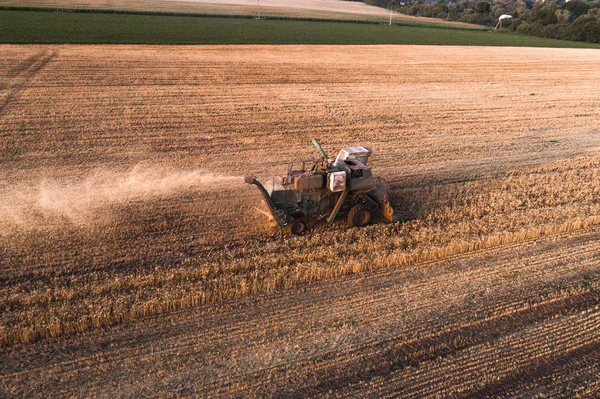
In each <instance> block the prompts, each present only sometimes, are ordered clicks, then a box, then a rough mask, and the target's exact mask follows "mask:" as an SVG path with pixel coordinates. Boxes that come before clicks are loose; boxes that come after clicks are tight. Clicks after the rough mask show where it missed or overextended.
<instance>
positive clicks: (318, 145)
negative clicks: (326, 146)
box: [312, 139, 329, 162]
mask: <svg viewBox="0 0 600 399" xmlns="http://www.w3.org/2000/svg"><path fill="white" fill-rule="evenodd" d="M312 143H313V145H314V146H315V148H316V149H317V151H319V154H321V157H322V158H323V161H325V162H327V160H328V159H329V158H328V157H327V154H326V153H325V151H324V150H323V147H321V143H319V140H317V139H312Z"/></svg>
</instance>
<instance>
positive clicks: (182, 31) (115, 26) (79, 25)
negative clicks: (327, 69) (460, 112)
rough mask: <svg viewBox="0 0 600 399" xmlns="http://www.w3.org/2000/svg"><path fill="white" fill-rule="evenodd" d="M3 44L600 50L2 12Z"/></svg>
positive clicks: (235, 22)
mask: <svg viewBox="0 0 600 399" xmlns="http://www.w3.org/2000/svg"><path fill="white" fill-rule="evenodd" d="M0 42H1V43H15V44H17V43H40V44H41V43H56V44H58V43H75V44H77V43H79V44H429V45H472V46H526V47H592V48H598V47H600V46H598V45H593V44H588V43H581V42H568V41H561V40H552V39H543V38H537V37H532V36H526V35H516V34H505V33H494V32H487V31H476V30H471V29H458V28H439V27H424V26H387V25H378V24H368V23H348V22H331V21H329V22H323V21H294V20H260V21H257V20H254V19H249V18H200V17H182V16H165V15H124V14H104V13H65V12H34V11H6V10H4V11H0Z"/></svg>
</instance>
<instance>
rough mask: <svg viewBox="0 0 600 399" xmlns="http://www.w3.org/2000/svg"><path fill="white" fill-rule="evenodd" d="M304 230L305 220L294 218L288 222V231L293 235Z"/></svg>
mask: <svg viewBox="0 0 600 399" xmlns="http://www.w3.org/2000/svg"><path fill="white" fill-rule="evenodd" d="M305 231H306V222H305V221H304V220H303V219H301V218H296V219H294V220H292V223H290V233H292V234H294V235H301V234H304V232H305Z"/></svg>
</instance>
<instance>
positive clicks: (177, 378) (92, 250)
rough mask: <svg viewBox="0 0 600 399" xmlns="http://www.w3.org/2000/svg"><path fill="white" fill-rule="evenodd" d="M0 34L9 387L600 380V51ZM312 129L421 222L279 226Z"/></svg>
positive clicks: (221, 391) (374, 389)
mask: <svg viewBox="0 0 600 399" xmlns="http://www.w3.org/2000/svg"><path fill="white" fill-rule="evenodd" d="M0 47H1V50H2V54H3V55H4V57H2V59H0V140H1V141H0V148H1V149H2V151H1V152H0V164H1V165H2V167H1V168H0V254H1V257H0V279H1V280H2V284H1V285H0V298H1V299H0V310H1V311H0V339H1V341H0V344H1V346H2V348H3V349H1V352H0V359H1V361H0V364H2V366H1V367H2V369H1V372H0V392H4V393H7V395H8V396H13V395H26V396H35V395H42V393H43V394H44V395H48V394H49V393H50V394H54V395H56V396H59V395H60V396H64V395H74V396H114V392H111V390H113V389H116V390H118V392H119V393H120V395H121V396H139V394H140V393H141V394H151V393H158V392H161V391H162V390H164V391H173V390H176V391H177V392H179V393H180V394H181V395H186V394H188V395H189V394H194V395H199V396H211V395H216V396H218V395H222V396H230V395H232V394H236V393H238V394H240V393H242V394H243V393H244V392H248V393H252V394H254V395H259V394H262V395H265V396H281V397H289V396H303V397H304V396H319V395H321V394H324V393H327V392H329V390H331V391H332V394H335V395H339V396H348V395H354V396H372V397H381V396H385V395H386V394H390V395H393V394H394V393H397V392H402V393H403V394H404V396H407V397H428V396H430V397H435V396H439V395H442V396H443V395H444V393H447V394H448V395H453V396H467V395H469V394H471V395H476V396H498V395H501V394H506V395H517V396H518V395H522V396H524V397H528V396H534V395H538V394H539V395H546V396H550V397H558V396H561V395H562V396H565V397H572V396H573V395H575V394H579V393H580V394H582V395H586V394H587V395H591V394H592V393H593V392H596V391H597V390H598V384H599V380H598V369H597V363H598V362H597V360H598V355H599V351H598V334H599V332H600V327H599V326H600V323H599V321H598V305H599V304H598V293H597V290H598V282H599V281H600V280H599V279H598V278H599V276H598V271H599V269H598V259H596V258H597V257H598V244H597V241H598V240H597V239H598V235H599V234H600V233H599V232H598V230H597V227H596V226H597V225H598V224H599V223H600V202H599V201H598V195H599V193H600V183H598V181H599V177H600V176H599V175H600V157H599V156H598V155H599V151H598V148H599V145H600V134H599V132H598V130H597V128H596V127H597V126H598V122H599V121H600V107H599V106H598V105H599V102H600V99H599V98H598V94H597V93H599V92H600V87H599V86H600V69H599V68H598V65H600V53H598V52H597V51H594V50H572V49H531V48H511V49H510V52H508V51H507V49H504V48H476V47H434V46H428V47H420V46H339V47H336V46H222V47H220V46H202V47H183V46H178V47H169V46H149V47H143V46H8V45H5V46H0ZM562 66H564V67H562ZM315 136H316V137H319V138H320V139H321V142H322V143H323V145H324V147H325V150H326V151H328V152H330V153H331V154H334V153H335V152H336V151H337V150H339V149H340V148H342V147H344V146H347V145H365V146H368V147H370V148H372V149H373V151H374V154H373V156H372V158H371V161H370V162H372V166H373V170H374V172H375V174H376V175H378V176H383V177H385V178H386V179H387V180H388V181H390V182H391V184H392V186H393V187H394V189H395V190H396V192H397V193H398V194H399V195H401V196H402V198H404V199H405V200H406V201H416V202H417V203H418V204H419V214H418V215H417V217H416V219H415V220H413V221H411V222H408V223H405V224H401V225H387V224H383V223H375V224H373V225H371V226H368V227H366V228H362V229H356V228H348V227H346V225H345V223H344V221H343V220H342V218H340V221H338V222H336V223H335V224H334V225H332V226H327V225H324V224H323V223H314V224H313V225H312V226H310V227H311V233H310V234H307V235H305V236H301V237H291V236H289V235H288V234H287V233H285V232H283V231H280V230H278V229H276V228H274V227H271V226H269V225H268V224H267V223H266V222H265V221H264V216H263V215H261V214H260V213H259V212H257V211H256V210H255V209H254V207H255V206H256V205H257V204H258V202H259V195H258V193H257V192H256V190H255V189H254V188H253V187H249V186H247V185H244V184H243V182H242V176H243V175H244V174H246V173H248V172H254V173H256V174H257V175H258V176H262V175H264V173H265V170H266V169H267V170H275V169H276V168H275V166H274V165H276V164H278V163H281V162H286V161H289V160H293V159H296V158H302V159H309V158H310V157H313V156H315V153H314V149H313V148H312V147H311V146H310V144H309V143H310V139H311V138H312V137H315ZM299 322H302V325H299V324H298V323H299ZM170 323H172V325H171V324H170ZM261 323H262V324H261ZM550 344H552V345H550ZM222 353H228V354H230V356H229V357H227V358H225V359H223V360H222V361H219V359H218V356H221V355H222ZM199 354H200V355H199ZM490 359H493V360H490ZM54 363H56V366H54ZM123 365H126V366H127V368H126V371H124V369H123ZM153 367H156V369H153ZM91 370H92V371H91ZM461 370H462V371H461ZM84 374H85V377H84ZM142 375H144V376H142ZM82 380H83V382H82ZM265 381H270V383H269V384H264V382H265ZM291 381H295V382H293V383H292V382H291ZM146 390H147V391H146ZM528 392H529V393H531V395H528V394H527V393H528ZM4 396H6V395H4Z"/></svg>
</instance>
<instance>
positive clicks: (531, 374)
mask: <svg viewBox="0 0 600 399" xmlns="http://www.w3.org/2000/svg"><path fill="white" fill-rule="evenodd" d="M586 357H587V358H591V360H590V359H586ZM580 359H584V361H583V362H581V363H583V364H580V362H579V360H580ZM598 361H600V341H593V342H590V343H589V344H586V345H584V346H580V347H578V348H576V349H574V350H572V351H568V352H566V353H564V354H559V355H558V356H556V357H552V356H550V357H542V358H539V359H536V360H535V361H532V362H531V364H530V365H528V367H526V368H525V369H523V370H519V371H518V372H517V373H513V374H510V375H508V376H506V377H504V378H501V379H499V380H497V381H496V382H494V383H492V384H489V385H486V386H485V387H484V388H483V389H480V390H478V391H474V392H470V393H469V394H468V395H465V396H462V398H468V397H501V396H503V395H504V396H506V393H507V390H509V388H513V389H516V388H518V387H519V386H522V385H524V384H526V383H528V382H532V381H535V380H539V379H542V378H545V377H548V376H551V375H552V374H553V373H554V372H555V371H557V370H564V369H565V368H567V367H569V366H570V365H571V364H572V363H575V364H576V365H577V366H579V367H581V366H583V365H585V364H586V363H588V364H590V363H591V364H598Z"/></svg>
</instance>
